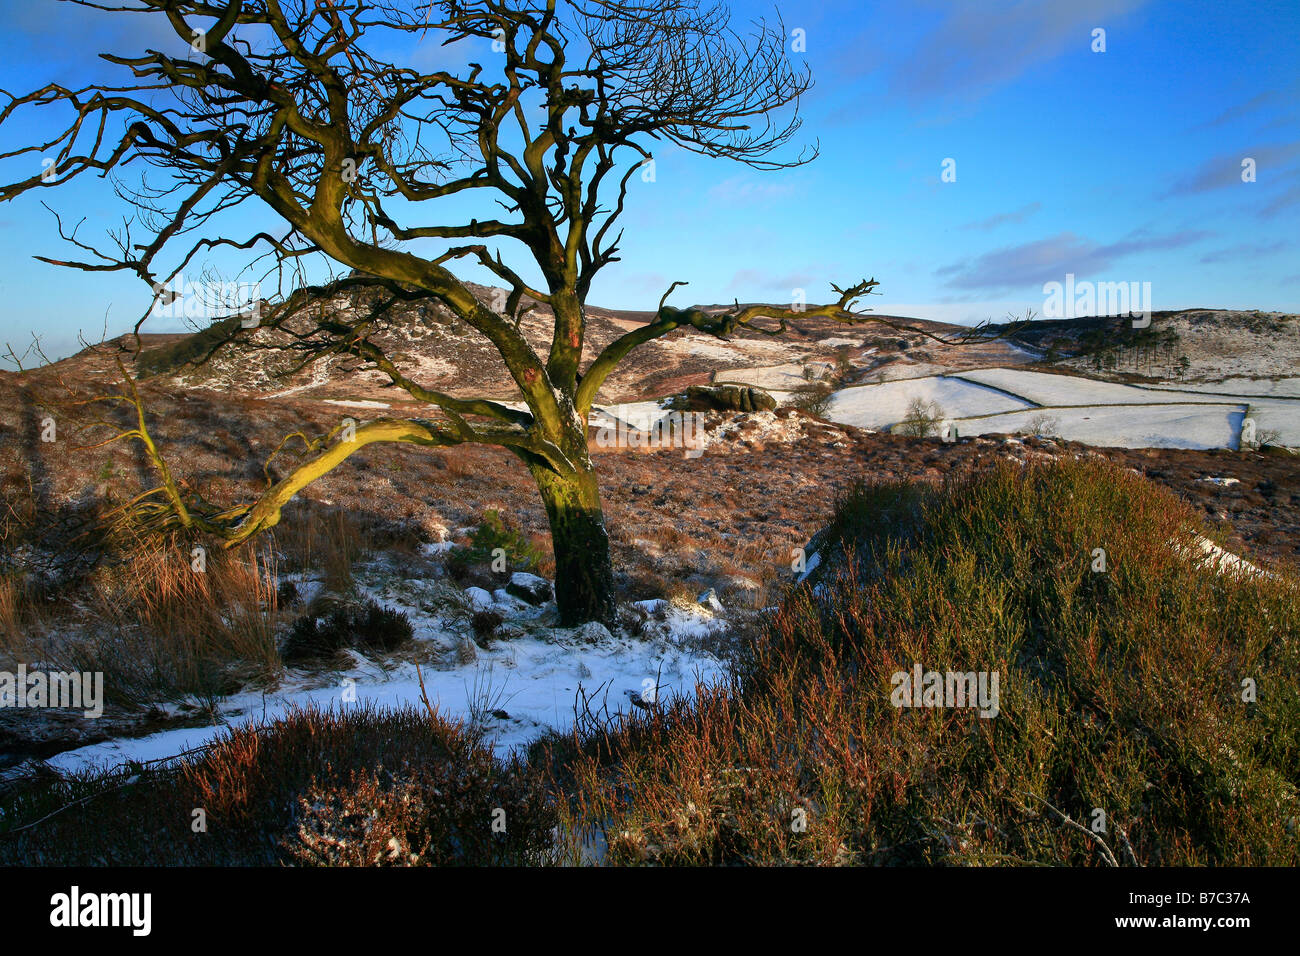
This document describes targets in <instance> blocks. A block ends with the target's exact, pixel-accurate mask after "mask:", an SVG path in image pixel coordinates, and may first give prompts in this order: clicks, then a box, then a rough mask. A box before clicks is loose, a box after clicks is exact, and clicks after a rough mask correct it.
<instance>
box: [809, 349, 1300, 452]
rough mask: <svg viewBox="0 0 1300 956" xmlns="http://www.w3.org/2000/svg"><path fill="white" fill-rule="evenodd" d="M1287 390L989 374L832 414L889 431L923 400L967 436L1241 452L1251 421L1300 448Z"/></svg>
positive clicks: (959, 375) (871, 392) (843, 402)
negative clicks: (1022, 434)
mask: <svg viewBox="0 0 1300 956" xmlns="http://www.w3.org/2000/svg"><path fill="white" fill-rule="evenodd" d="M1239 381H1241V382H1245V381H1247V380H1239ZM1293 381H1294V380H1293ZM1254 387H1255V388H1256V389H1257V390H1258V389H1260V386H1259V385H1258V384H1256V385H1255V386H1254ZM1289 388H1290V386H1289V385H1288V384H1287V383H1285V382H1279V383H1276V384H1275V387H1273V388H1270V389H1268V391H1269V392H1270V393H1271V394H1270V395H1269V396H1268V397H1259V398H1252V397H1249V396H1248V395H1244V394H1232V393H1230V392H1228V391H1226V390H1225V391H1222V392H1220V391H1214V390H1211V389H1209V388H1206V387H1201V386H1190V385H1189V386H1186V387H1182V388H1176V387H1174V386H1172V385H1170V386H1165V387H1160V388H1156V387H1146V386H1136V385H1126V384H1123V383H1120V382H1106V381H1101V380H1098V379H1091V378H1083V377H1079V376H1075V375H1053V374H1051V373H1048V372H1034V371H1027V370H1024V369H1018V368H983V369H974V370H970V371H963V372H954V373H951V374H948V375H929V376H924V377H921V378H911V379H903V380H898V381H892V382H885V383H882V384H878V385H862V386H855V387H852V388H845V389H841V390H840V391H839V392H837V393H835V396H834V398H833V399H832V401H831V406H830V410H829V412H828V413H827V418H829V419H830V420H831V421H835V422H840V423H842V424H845V425H856V426H858V427H859V428H872V429H885V428H890V427H892V426H894V425H896V424H898V423H899V422H901V421H902V420H903V419H904V418H905V417H906V416H907V413H908V410H909V406H910V405H911V403H912V402H913V401H914V400H915V399H917V398H920V399H922V400H924V401H926V402H933V403H935V404H937V405H938V406H939V408H940V410H941V412H942V415H943V417H944V419H945V420H947V421H950V422H952V423H954V425H955V426H956V428H957V432H958V434H959V435H966V436H970V435H983V434H989V433H995V432H1001V433H1015V432H1019V431H1026V430H1046V431H1048V432H1050V433H1051V434H1054V435H1058V436H1060V437H1062V438H1066V439H1069V440H1071V441H1079V442H1084V443H1087V444H1090V445H1100V446H1112V447H1121V448H1237V447H1238V445H1239V442H1240V439H1241V436H1242V426H1243V422H1244V421H1246V420H1247V419H1249V420H1250V421H1252V422H1253V423H1254V429H1255V435H1256V437H1257V439H1263V440H1267V441H1270V442H1272V443H1275V444H1282V445H1286V446H1287V447H1291V448H1295V447H1300V399H1289V398H1287V397H1285V395H1286V392H1287V390H1288V389H1289ZM1044 425H1046V426H1047V427H1046V429H1044Z"/></svg>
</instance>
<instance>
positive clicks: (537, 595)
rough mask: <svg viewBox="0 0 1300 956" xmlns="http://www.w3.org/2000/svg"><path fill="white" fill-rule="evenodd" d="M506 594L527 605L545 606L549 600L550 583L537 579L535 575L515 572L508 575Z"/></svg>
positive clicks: (544, 579)
mask: <svg viewBox="0 0 1300 956" xmlns="http://www.w3.org/2000/svg"><path fill="white" fill-rule="evenodd" d="M506 593H507V594H512V595H514V596H515V597H517V598H519V600H521V601H525V602H527V603H528V604H532V605H539V604H545V603H546V602H547V601H549V600H550V599H551V582H550V581H548V580H546V578H542V577H538V576H537V575H536V574H528V573H527V572H526V571H516V572H515V573H514V574H512V575H510V583H509V584H507V585H506Z"/></svg>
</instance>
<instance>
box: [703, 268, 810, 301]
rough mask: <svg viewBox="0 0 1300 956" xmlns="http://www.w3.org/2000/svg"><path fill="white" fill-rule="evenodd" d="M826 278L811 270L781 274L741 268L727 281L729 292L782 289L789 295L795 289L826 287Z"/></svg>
mask: <svg viewBox="0 0 1300 956" xmlns="http://www.w3.org/2000/svg"><path fill="white" fill-rule="evenodd" d="M825 284H826V283H825V280H824V279H819V278H818V277H817V276H816V275H814V274H813V273H811V272H787V273H785V274H784V275H779V274H776V273H772V272H764V271H763V270H761V269H740V270H739V271H737V272H736V273H735V274H734V275H733V276H732V277H731V281H730V282H728V283H727V291H728V292H748V291H750V290H755V291H764V292H767V291H772V290H777V289H779V290H781V291H782V292H783V293H784V294H787V295H789V294H790V293H792V292H793V291H794V290H795V289H804V290H807V289H810V288H812V287H814V286H818V287H824V286H825Z"/></svg>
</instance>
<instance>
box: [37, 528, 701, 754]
mask: <svg viewBox="0 0 1300 956" xmlns="http://www.w3.org/2000/svg"><path fill="white" fill-rule="evenodd" d="M435 547H436V546H435ZM359 582H360V583H361V584H362V587H361V591H362V593H364V594H367V595H369V596H371V597H373V598H374V599H375V600H377V601H378V602H379V603H381V604H384V605H387V606H389V607H394V608H397V609H399V610H401V611H403V612H404V613H406V615H407V616H408V617H409V618H410V621H411V624H412V626H413V628H414V632H415V638H414V639H415V642H416V643H417V645H419V646H418V647H417V648H416V649H415V653H414V654H413V655H411V656H418V657H421V658H423V659H425V660H426V661H427V662H426V663H423V664H421V665H420V667H419V674H417V669H416V668H417V665H416V664H415V663H414V662H412V661H409V660H402V661H398V660H395V659H388V660H384V659H368V658H366V657H365V656H363V655H362V654H360V653H359V652H356V651H350V652H348V653H349V656H350V657H351V660H352V665H351V666H350V667H348V668H347V669H344V670H338V671H330V672H320V671H316V672H310V671H302V670H289V671H287V672H286V675H285V678H284V680H283V681H282V683H281V685H280V686H279V687H278V688H276V689H275V690H274V691H271V692H260V691H246V692H244V693H240V694H236V695H234V696H231V697H228V698H225V699H223V700H222V701H221V702H220V703H219V704H218V706H217V713H216V721H215V722H214V723H211V724H209V725H206V726H197V727H183V728H177V729H171V730H165V731H161V732H159V733H154V734H151V735H149V736H144V737H128V738H117V739H114V740H110V741H105V742H103V743H98V744H93V745H90V746H87V747H81V748H79V749H76V750H69V751H65V752H63V753H60V754H57V755H56V756H54V757H51V758H50V759H49V760H48V761H47V764H48V766H50V767H51V768H53V769H55V770H58V771H63V772H70V771H80V770H85V769H89V768H92V767H114V766H118V765H121V764H123V763H126V762H129V761H136V762H141V763H143V762H147V761H154V760H161V759H164V758H168V757H174V756H176V755H178V754H181V753H185V752H187V751H190V750H193V749H195V748H198V747H202V746H204V745H206V744H209V743H211V742H212V741H214V740H215V739H216V738H217V737H219V736H220V735H221V734H222V733H224V731H225V730H226V728H228V727H238V726H241V725H245V724H248V723H252V722H260V721H263V720H271V719H274V718H276V717H280V716H282V715H284V714H285V713H287V712H288V711H289V710H290V709H292V708H294V707H305V706H311V705H314V706H317V707H320V708H338V709H344V710H346V709H348V708H352V707H361V706H365V705H367V704H372V705H375V706H378V707H385V708H394V707H400V706H404V705H409V706H414V707H417V708H422V707H423V706H424V705H423V703H422V701H421V697H420V676H421V675H422V676H423V679H424V687H425V690H426V691H427V693H428V697H429V700H430V702H431V703H433V704H435V705H436V706H437V707H438V709H439V711H440V712H441V713H443V714H444V715H447V716H452V717H460V718H464V719H466V720H469V721H471V722H477V723H478V725H479V726H481V727H482V728H483V730H484V731H485V735H486V739H487V740H489V741H491V742H492V743H493V744H494V745H495V747H496V749H497V752H498V753H499V754H504V753H505V752H507V751H509V750H512V749H515V748H519V747H522V746H524V745H526V744H527V743H529V742H530V741H531V740H533V739H535V738H536V737H538V736H539V735H540V734H542V733H543V732H545V731H547V730H551V729H554V730H559V731H563V730H566V729H568V728H569V727H571V726H572V725H573V721H574V717H575V713H576V710H575V708H577V707H578V706H583V707H586V708H587V709H589V710H590V711H591V712H592V713H593V714H595V715H597V716H605V715H606V714H608V715H614V714H618V713H623V712H626V711H627V710H629V709H630V708H631V707H632V706H634V705H633V703H632V701H631V698H630V696H629V694H631V693H635V694H637V695H639V696H644V697H650V696H653V695H654V693H655V688H656V686H657V688H658V691H657V693H658V699H659V700H667V699H669V698H671V697H672V696H674V695H676V694H680V693H686V694H690V693H692V692H693V690H694V687H695V685H696V683H697V682H701V683H706V684H707V683H712V682H715V681H718V680H721V679H723V677H724V674H725V670H724V665H723V662H722V661H721V660H720V659H719V658H718V657H717V656H715V655H714V654H713V653H711V652H710V651H709V650H707V649H706V648H707V647H708V646H709V645H711V644H712V643H713V642H712V641H710V640H709V638H710V637H711V636H713V635H717V634H719V633H720V632H722V631H724V630H725V629H726V628H727V624H726V621H725V620H724V618H723V616H722V615H721V614H720V613H718V612H719V611H720V610H721V605H719V604H718V603H717V599H716V598H715V597H712V596H711V595H710V596H709V597H708V598H707V599H706V601H705V603H704V604H691V603H689V602H683V603H678V604H672V603H669V602H666V601H643V602H640V604H638V605H637V606H638V607H639V608H640V610H641V612H642V613H644V615H645V617H646V620H645V622H644V624H643V630H642V634H641V635H640V636H638V637H636V638H632V637H626V636H619V635H614V634H611V633H610V632H609V631H607V630H606V629H605V628H604V627H602V626H601V625H599V624H594V623H593V624H587V625H584V626H583V627H581V628H558V627H552V626H549V625H550V622H551V621H553V619H554V613H555V610H554V604H553V603H548V604H545V605H542V606H541V607H533V606H531V605H529V604H526V603H524V602H523V601H521V600H519V599H518V598H516V597H514V596H512V595H510V594H507V593H506V592H505V591H504V590H498V591H496V592H494V593H492V594H489V593H488V592H486V591H483V590H482V589H478V588H470V589H468V590H467V591H465V592H459V595H457V594H455V593H454V592H455V591H456V590H457V589H455V588H454V585H452V584H450V583H449V582H447V581H446V580H445V579H436V578H435V579H432V580H426V579H415V578H394V577H393V576H392V574H391V569H388V570H386V571H384V572H382V573H380V572H375V571H371V572H367V573H365V574H363V575H362V576H360V577H359ZM312 589H313V585H311V584H307V585H306V586H305V588H304V590H305V591H306V593H310V592H311V590H312ZM449 596H451V597H452V600H450V601H449V600H448V598H449ZM483 609H491V610H495V611H497V612H498V613H500V614H501V615H502V617H504V618H505V624H504V625H503V627H504V628H505V632H506V633H508V634H509V637H508V638H507V637H499V638H497V639H494V640H493V641H492V642H491V644H490V647H489V648H488V649H484V648H482V647H479V646H477V645H471V646H472V647H473V654H472V657H473V659H472V660H470V659H467V658H466V656H465V655H464V654H463V653H461V654H458V653H457V648H458V647H461V648H463V647H465V646H466V642H467V641H468V640H469V633H470V632H469V627H468V618H467V614H468V612H470V611H473V610H483ZM498 633H502V632H501V631H500V630H499V631H498ZM162 709H164V710H166V711H169V712H171V713H173V714H184V713H186V712H187V709H186V708H183V707H178V706H175V705H166V706H164V707H163V708H162Z"/></svg>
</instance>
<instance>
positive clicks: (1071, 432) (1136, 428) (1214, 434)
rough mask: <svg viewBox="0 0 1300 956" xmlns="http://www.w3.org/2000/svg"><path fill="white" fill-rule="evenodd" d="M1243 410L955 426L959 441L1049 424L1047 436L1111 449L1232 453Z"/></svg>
mask: <svg viewBox="0 0 1300 956" xmlns="http://www.w3.org/2000/svg"><path fill="white" fill-rule="evenodd" d="M1244 414H1245V407H1244V406H1243V405H1240V404H1238V405H1145V406H1144V405H1094V406H1091V407H1087V408H1052V409H1044V410H1039V409H1033V410H1030V411H1022V412H1015V413H1012V414H1009V415H993V416H990V417H987V418H972V419H967V420H958V421H956V422H955V424H956V426H957V431H958V434H960V435H961V436H963V437H965V436H972V435H987V434H992V433H1003V434H1008V433H1010V434H1014V433H1016V432H1019V431H1022V430H1029V429H1031V428H1034V427H1035V426H1037V425H1039V424H1040V423H1038V422H1035V419H1039V418H1041V417H1044V416H1045V417H1047V418H1050V419H1052V420H1053V421H1052V423H1051V428H1050V429H1049V431H1050V433H1051V434H1054V435H1058V436H1060V437H1061V438H1067V439H1069V440H1070V441H1078V442H1084V443H1085V444H1088V445H1097V446H1102V447H1111V448H1236V447H1237V437H1238V435H1239V434H1240V433H1241V420H1242V418H1243V417H1244Z"/></svg>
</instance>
